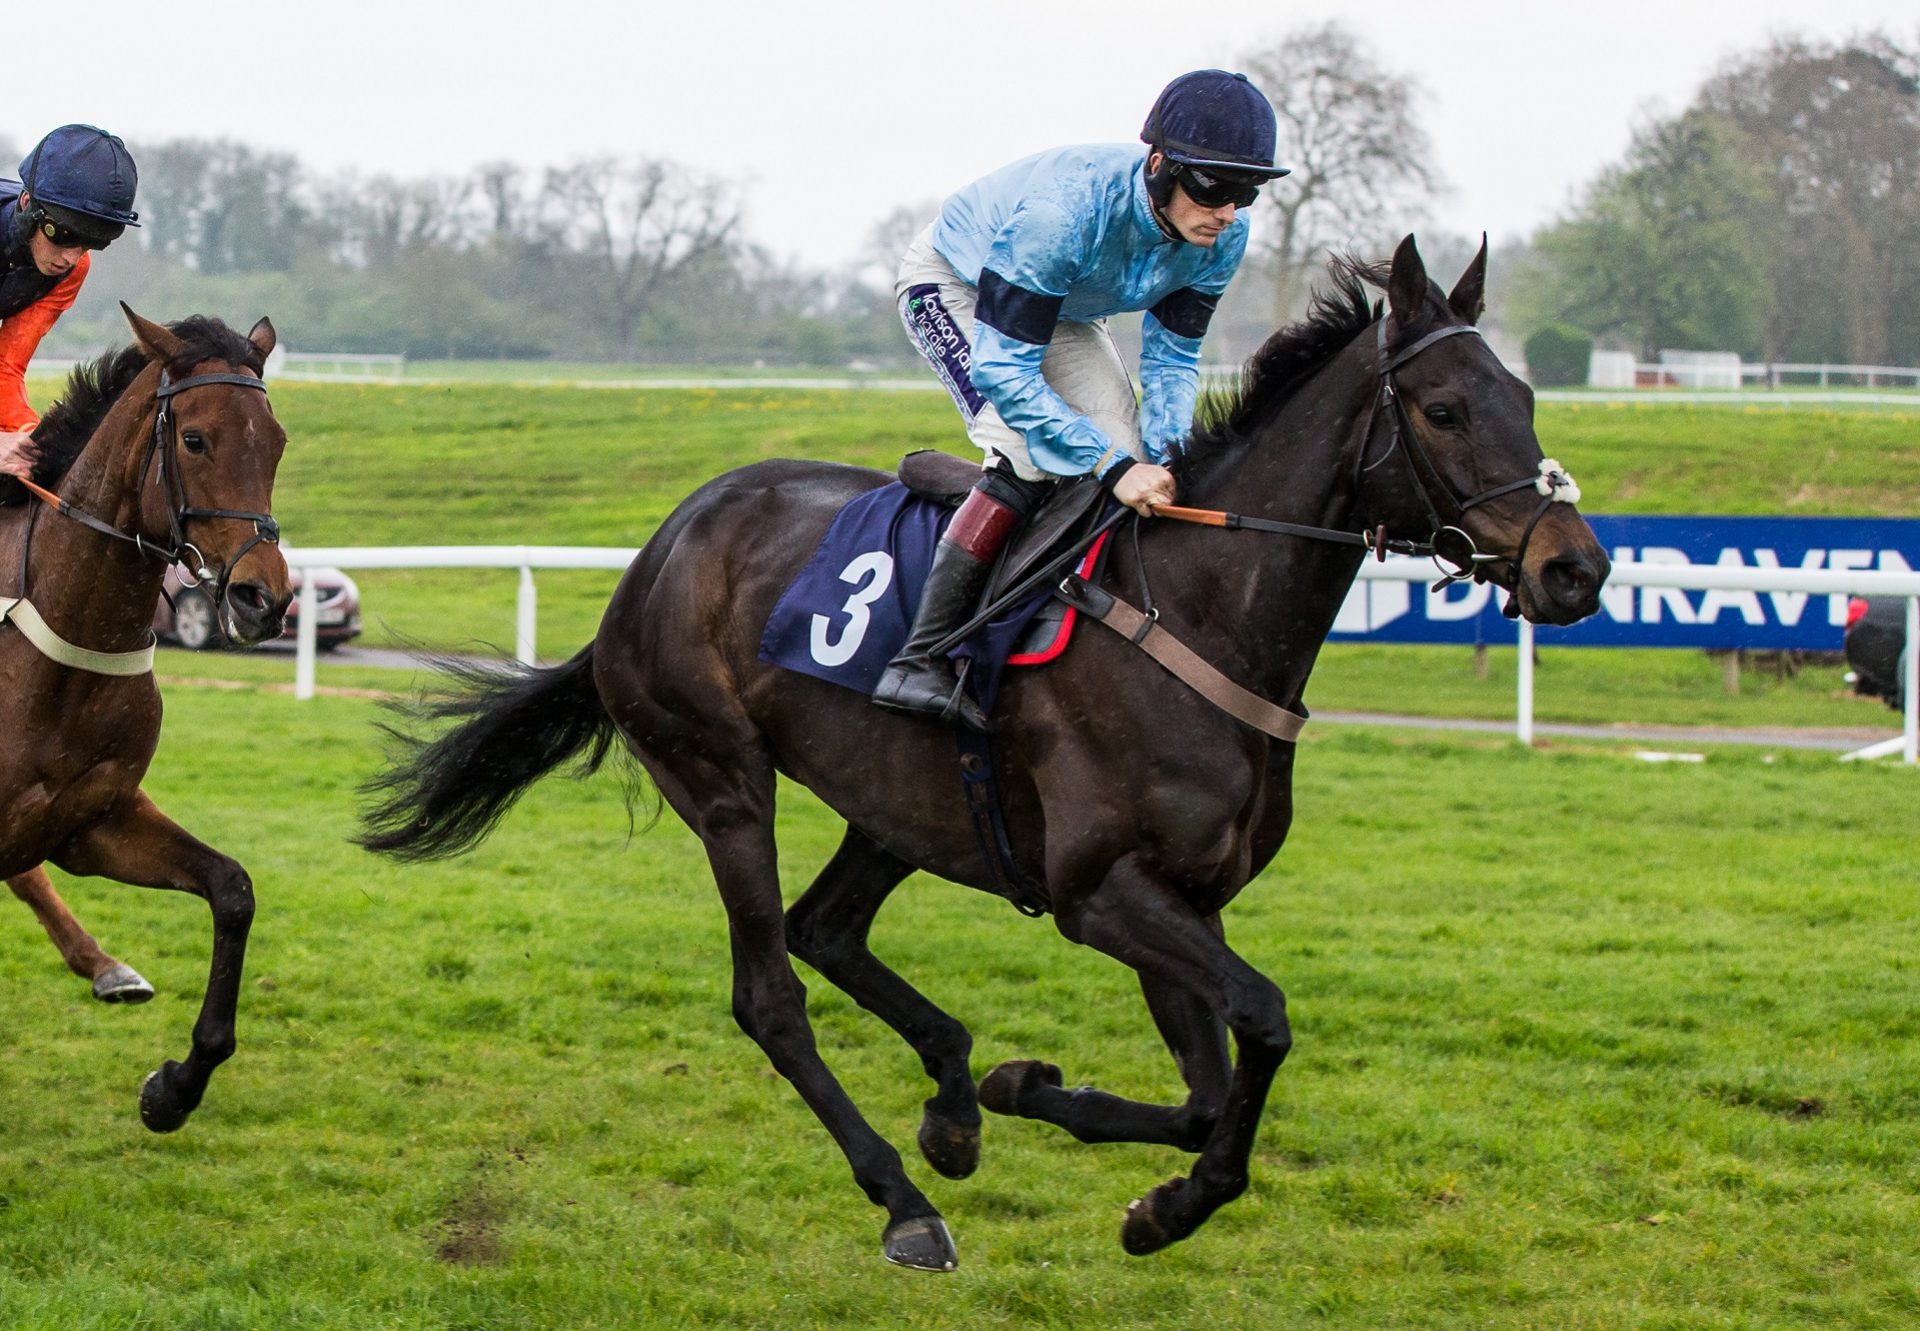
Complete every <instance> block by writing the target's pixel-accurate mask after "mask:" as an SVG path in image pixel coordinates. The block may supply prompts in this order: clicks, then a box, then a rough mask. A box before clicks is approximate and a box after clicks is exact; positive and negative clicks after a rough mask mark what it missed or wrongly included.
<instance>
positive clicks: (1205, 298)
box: [1147, 287, 1220, 338]
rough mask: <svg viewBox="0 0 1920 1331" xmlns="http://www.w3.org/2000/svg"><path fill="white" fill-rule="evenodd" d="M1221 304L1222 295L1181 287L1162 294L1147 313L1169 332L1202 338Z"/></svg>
mask: <svg viewBox="0 0 1920 1331" xmlns="http://www.w3.org/2000/svg"><path fill="white" fill-rule="evenodd" d="M1219 305H1220V297H1219V296H1218V295H1217V294H1215V293H1212V292H1207V291H1195V290H1194V289H1193V288H1192V287H1181V288H1180V289H1179V290H1178V291H1176V292H1174V293H1172V294H1171V295H1167V296H1162V297H1161V298H1160V301H1159V303H1158V304H1156V305H1154V306H1153V308H1151V309H1149V310H1148V311H1147V313H1148V314H1151V315H1152V316H1153V317H1154V318H1156V319H1158V320H1159V321H1160V326H1161V327H1162V328H1164V329H1166V330H1167V331H1168V332H1169V333H1174V334H1177V335H1178V336H1180V337H1192V338H1201V337H1205V336H1206V335H1207V325H1208V324H1210V323H1212V322H1213V312H1214V310H1215V309H1217V308H1218V307H1219Z"/></svg>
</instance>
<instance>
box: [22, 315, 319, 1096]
mask: <svg viewBox="0 0 1920 1331" xmlns="http://www.w3.org/2000/svg"><path fill="white" fill-rule="evenodd" d="M122 308H123V309H124V307H122ZM126 315H127V320H128V323H129V324H130V325H131V326H132V328H133V336H134V344H133V345H132V346H130V347H127V348H125V349H123V350H121V351H119V352H117V353H112V354H110V355H108V356H105V357H102V358H101V359H100V360H98V361H96V362H94V363H92V364H90V365H83V366H81V367H80V368H79V369H78V370H76V371H75V372H74V374H73V377H72V379H71V380H70V381H69V383H68V385H67V390H66V393H65V396H64V397H63V399H62V400H61V401H60V402H59V403H57V404H56V405H55V406H54V407H53V409H52V410H50V411H49V412H48V413H47V417H46V419H45V420H44V421H42V422H41V424H40V426H39V428H38V429H37V430H36V431H35V434H34V439H35V443H36V445H37V446H38V448H39V450H40V458H39V460H38V461H37V462H36V464H35V467H34V475H33V479H32V481H31V482H28V483H25V484H24V486H23V483H22V482H20V481H18V480H15V479H13V478H7V479H5V480H0V498H4V499H7V500H11V501H14V502H12V503H10V504H9V505H8V506H7V507H4V508H0V587H4V588H6V589H7V592H6V596H5V597H4V598H0V599H4V601H5V602H6V604H7V611H8V614H7V616H6V618H7V622H6V624H5V625H4V626H0V696H4V697H5V698H6V700H7V704H8V715H7V724H6V727H5V729H4V732H0V877H5V878H6V879H7V881H8V884H9V886H10V887H11V888H12V889H13V891H14V894H15V895H16V896H19V897H20V898H21V899H22V900H24V901H26V902H27V904H28V905H29V906H31V907H32V908H33V910H34V912H35V914H36V915H38V916H39V918H40V921H41V923H42V924H43V925H44V926H45V927H46V929H47V932H48V934H49V935H50V936H51V937H52V938H53V940H54V943H55V945H56V946H58V947H59V949H60V952H61V955H62V956H63V957H64V958H65V959H66V961H67V964H68V965H69V966H70V967H71V968H72V969H74V970H75V971H77V972H79V973H80V974H82V975H84V976H87V977H88V978H90V979H92V980H93V981H94V992H95V993H96V995H98V996H100V997H103V998H109V999H113V998H117V999H120V1000H123V1001H125V1000H132V1001H139V1000H141V999H144V998H146V997H150V996H151V994H152V990H151V988H150V987H148V986H147V984H146V982H145V981H144V980H142V979H141V978H140V977H139V975H138V974H137V973H135V972H133V971H132V970H131V969H130V968H128V967H125V966H123V965H121V964H120V963H118V962H116V961H115V960H114V959H113V958H112V957H110V956H108V955H107V954H106V953H104V952H103V951H101V949H100V948H99V946H98V945H97V944H96V943H95V942H94V941H93V939H92V938H91V937H90V936H88V934H87V932H86V931H85V930H84V929H82V928H81V927H80V925H79V924H78V923H77V922H76V921H75V920H74V918H73V916H72V914H71V912H69V911H68V910H67V909H66V906H65V904H64V903H63V902H62V901H61V900H60V898H59V895H58V894H57V893H56V892H55V891H54V889H53V884H52V882H51V881H50V880H49V879H48V877H47V874H46V871H45V869H44V868H43V867H42V866H43V865H47V864H52V865H55V866H57V867H59V868H60V869H62V870H64V871H66V872H68V873H72V874H78V875H92V876H99V877H104V878H111V879H114V880H116V881H118V882H122V883H131V884H134V885H136V886H140V887H156V888H168V889H172V890H174V891H180V892H189V893H192V894H193V895H195V896H198V897H200V898H202V899H203V900H205V901H206V902H207V904H208V905H209V906H210V907H211V909H212V913H213V931H214V937H213V958H212V967H211V973H210V975H209V979H208V983H207V989H206V995H205V998H204V999H203V1001H202V1005H201V1009H200V1016H199V1019H198V1021H197V1022H196V1023H195V1025H194V1029H193V1047H192V1050H191V1052H190V1053H189V1054H188V1055H187V1058H186V1061H185V1062H174V1061H172V1060H167V1061H165V1062H164V1063H163V1064H162V1065H161V1067H160V1069H159V1070H158V1071H156V1072H154V1073H152V1074H151V1075H149V1076H148V1078H147V1080H146V1082H145V1083H144V1084H143V1085H142V1087H141V1091H140V1117H141V1120H142V1121H143V1122H144V1123H145V1124H146V1125H147V1126H148V1127H149V1128H152V1129H153V1130H154V1131H156V1132H170V1131H172V1130H173V1129H175V1128H178V1127H179V1126H180V1125H181V1124H183V1123H184V1122H186V1119H187V1116H188V1115H189V1114H191V1113H192V1112H193V1110H194V1109H195V1108H196V1107H197V1106H198V1105H199V1103H200V1100H201V1097H202V1096H203V1095H204V1094H205V1091H206V1087H207V1080H208V1078H209V1077H210V1076H211V1075H212V1074H213V1070H214V1069H215V1068H216V1067H218V1066H219V1065H220V1064H221V1063H222V1062H224V1061H225V1060H226V1059H227V1058H228V1057H229V1056H231V1054H232V1053H233V1046H234V1014H235V1010H236V1007H237V1005H238V1000H239V992H240V972H241V966H242V962H243V959H244V956H245V953H246V945H247V931H248V929H249V927H250V925H251V923H252V920H253V886H252V883H251V881H250V880H249V879H248V877H247V874H246V871H245V870H244V869H242V868H241V867H240V865H239V864H237V863H236V862H235V861H234V860H233V859H231V858H230V857H228V856H226V855H223V854H221V853H220V852H219V851H217V850H214V849H213V848H211V847H210V846H207V845H205V844H203V843H202V842H200V841H197V840H195V839H194V838H193V837H192V836H191V835H189V834H188V833H187V832H185V831H184V830H182V829H181V828H180V827H179V826H178V825H177V824H175V823H174V822H173V821H172V820H171V819H170V818H168V817H167V816H166V815H165V814H163V813H161V812H160V810H159V809H158V808H156V807H154V804H153V802H152V801H151V800H150V799H148V798H147V796H146V795H145V794H144V793H143V792H142V791H141V789H140V782H141V780H142V778H143V777H144V776H145V775H146V771H147V765H148V763H149V762H150V761H151V760H152V758H153V755H154V750H155V748H156V747H157V745H158V743H159V739H160V717H161V703H160V690H159V688H158V687H157V686H156V684H155V682H154V677H153V671H152V653H151V648H152V643H153V634H152V631H151V627H152V623H153V611H154V605H155V603H156V602H157V601H158V599H159V596H160V587H161V579H162V577H163V576H164V574H165V572H166V569H167V566H168V565H169V564H170V563H173V562H175V561H176V560H178V561H181V562H183V563H185V564H186V565H187V567H188V568H189V570H190V571H191V572H192V574H193V575H194V576H197V577H199V578H200V579H202V580H203V581H205V582H207V583H209V584H210V585H211V586H212V587H213V588H214V589H215V593H216V594H215V601H216V604H217V606H218V607H219V613H220V614H221V615H222V617H223V622H224V625H225V627H226V629H227V631H228V632H229V634H230V635H231V636H232V637H233V638H234V639H235V640H236V641H238V642H242V643H253V642H259V641H262V640H265V639H269V638H274V637H277V636H279V634H280V631H281V629H282V627H283V625H284V622H285V616H286V609H287V603H288V601H289V600H290V599H291V595H292V592H291V586H290V582H289V579H288V575H287V566H286V562H285V560H283V559H282V558H281V555H280V551H279V547H278V546H277V545H276V544H275V542H276V541H277V539H278V528H277V527H276V526H275V525H274V522H273V519H272V517H271V516H270V513H271V508H272V498H273V479H274V473H275V470H276V469H277V468H278V466H279V462H280V454H281V451H282V449H283V448H284V447H285V445H286V433H285V431H283V430H282V429H281V428H280V424H279V422H278V421H276V420H275V419H274V417H273V411H272V409H271V408H270V407H269V406H268V404H267V395H266V392H265V391H264V390H265V384H264V383H263V382H262V380H261V377H260V375H261V370H262V367H263V366H264V364H265V362H266V357H267V354H268V353H269V352H270V351H272V350H273V345H274V332H273V325H272V324H270V323H268V322H267V321H266V320H265V319H262V320H261V321H260V322H259V323H258V324H256V325H254V328H253V330H252V332H251V333H249V334H248V335H247V336H245V337H242V336H241V335H240V334H238V333H236V332H234V331H233V330H232V329H230V328H228V327H227V326H226V325H224V324H222V323H220V322H219V321H217V320H213V319H205V318H194V319H188V320H183V321H182V322H180V323H177V324H173V325H171V326H169V327H162V326H161V325H159V324H156V323H153V322H151V321H149V320H146V319H142V318H140V317H139V316H138V315H136V314H134V313H133V312H132V311H131V310H127V311H126ZM23 489H24V490H26V491H31V492H32V493H30V494H25V495H23V493H22V491H23ZM15 598H19V601H18V603H17V604H16V603H15ZM122 972H124V974H122Z"/></svg>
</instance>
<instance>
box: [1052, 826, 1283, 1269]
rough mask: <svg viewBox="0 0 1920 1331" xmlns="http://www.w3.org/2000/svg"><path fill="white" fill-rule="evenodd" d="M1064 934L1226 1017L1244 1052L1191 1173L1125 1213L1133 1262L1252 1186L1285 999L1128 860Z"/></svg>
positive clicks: (1278, 1057) (1075, 910)
mask: <svg viewBox="0 0 1920 1331" xmlns="http://www.w3.org/2000/svg"><path fill="white" fill-rule="evenodd" d="M1060 931H1061V932H1062V933H1064V934H1065V935H1066V936H1067V937H1068V938H1071V939H1073V940H1075V941H1076V942H1083V943H1086V944H1088V945H1089V946H1091V947H1095V948H1098V949H1099V950H1100V951H1102V952H1105V953H1106V954H1107V955H1108V956H1110V957H1113V958H1114V959H1115V960H1118V961H1122V962H1125V963H1126V964H1127V965H1129V966H1132V967H1133V968H1134V969H1135V970H1137V971H1139V972H1140V973H1141V974H1142V975H1151V976H1155V977H1158V978H1160V979H1162V980H1164V981H1165V982H1167V983H1168V984H1170V985H1173V986H1175V987H1176V988H1178V989H1181V990H1185V991H1186V992H1188V993H1191V994H1194V995H1197V996H1198V997H1200V998H1201V999H1203V1000H1204V1001H1205V1002H1206V1004H1207V1005H1208V1007H1209V1008H1211V1009H1212V1011H1213V1012H1214V1013H1216V1014H1217V1015H1218V1016H1219V1017H1221V1018H1222V1019H1224V1021H1225V1022H1226V1025H1227V1026H1228V1028H1229V1029H1231V1030H1232V1032H1233V1035H1234V1039H1235V1041H1236V1042H1237V1044H1238V1047H1239V1061H1238V1063H1237V1064H1236V1065H1235V1066H1234V1069H1233V1077H1232V1081H1231V1082H1230V1083H1229V1085H1228V1089H1227V1095H1226V1102H1225V1104H1224V1105H1223V1106H1222V1108H1221V1111H1220V1116H1219V1118H1218V1120H1217V1121H1216V1122H1215V1123H1214V1126H1213V1131H1212V1132H1211V1133H1210V1134H1209V1135H1208V1137H1207V1141H1206V1144H1205V1146H1203V1147H1202V1149H1201V1152H1200V1158H1199V1159H1198V1160H1196V1161H1195V1162H1194V1166H1193V1171H1192V1172H1191V1173H1190V1174H1188V1175H1187V1176H1186V1177H1184V1178H1176V1179H1172V1180H1170V1181H1169V1182H1166V1183H1163V1184H1161V1185H1160V1186H1159V1187H1157V1188H1155V1189H1154V1190H1153V1191H1152V1192H1150V1193H1148V1194H1147V1195H1146V1196H1145V1197H1143V1198H1141V1199H1140V1200H1138V1201H1136V1202H1135V1203H1134V1204H1133V1205H1132V1206H1130V1207H1129V1208H1128V1209H1127V1218H1126V1223H1125V1224H1124V1225H1123V1226H1122V1227H1121V1232H1120V1241H1121V1243H1122V1244H1123V1245H1124V1246H1125V1248H1126V1250H1127V1251H1128V1252H1130V1253H1134V1254H1136V1255H1139V1254H1143V1253H1149V1252H1156V1251H1158V1250H1159V1249H1161V1248H1164V1247H1166V1246H1167V1245H1168V1244H1169V1243H1175V1242H1178V1241H1179V1240H1181V1239H1184V1238H1186V1237H1187V1236H1188V1235H1189V1234H1191V1233H1193V1231H1194V1230H1196V1229H1198V1228H1199V1227H1200V1225H1201V1224H1202V1223H1204V1222H1205V1221H1206V1219H1207V1217H1208V1216H1210V1215H1212V1214H1213V1213H1214V1212H1215V1211H1216V1210H1218V1209H1219V1208H1220V1207H1221V1206H1223V1205H1224V1204H1225V1203H1227V1202H1230V1201H1232V1200H1233V1199H1234V1198H1235V1197H1238V1196H1239V1195H1240V1194H1241V1193H1242V1192H1245V1191H1246V1188H1247V1162H1248V1158H1249V1157H1250V1156H1251V1155H1252V1153H1253V1140H1254V1134H1255V1133H1256V1132H1257V1131H1258V1129H1259V1126H1260V1114H1261V1111H1262V1110H1263V1109H1264V1108H1265V1107H1266V1101H1267V1091H1268V1089H1269V1087H1271V1086H1272V1084H1273V1076H1274V1073H1275V1072H1277V1071H1278V1070H1279V1067H1280V1064H1281V1062H1282V1061H1283V1060H1284V1059H1285V1058H1286V1056H1287V1051H1288V1050H1289V1049H1291V1048H1292V1047H1293V1033H1292V1029H1291V1028H1290V1027H1289V1025H1288V1024H1287V1000H1286V997H1285V995H1283V994H1282V993H1281V992H1280V989H1279V987H1278V986H1277V985H1275V984H1274V983H1273V981H1271V980H1269V979H1267V977H1266V976H1264V975H1262V974H1260V972H1259V971H1257V970H1255V969H1254V968H1253V967H1251V966H1249V965H1248V964H1247V963H1246V962H1245V961H1243V960H1241V958H1240V957H1239V956H1238V955H1236V954H1235V953H1234V952H1233V950H1232V949H1231V948H1229V947H1228V946H1227V945H1226V941H1225V940H1224V939H1223V938H1222V937H1221V936H1220V934H1219V933H1218V932H1217V930H1216V929H1215V928H1210V927H1208V921H1207V920H1206V919H1205V918H1203V917H1202V916H1201V915H1200V914H1199V913H1198V912H1197V911H1195V910H1194V909H1193V908H1192V907H1191V906H1189V905H1188V904H1187V903H1186V901H1185V900H1183V899H1182V898H1181V897H1180V895H1179V894H1178V893H1177V892H1175V891H1174V890H1173V888H1172V887H1171V886H1170V885H1169V884H1168V883H1167V882H1166V881H1165V880H1163V879H1162V878H1160V877H1159V876H1158V875H1157V874H1155V873H1153V872H1152V871H1150V870H1149V869H1147V868H1145V867H1144V866H1142V865H1141V864H1139V863H1138V862H1137V861H1136V860H1135V859H1134V857H1128V858H1126V859H1123V860H1121V861H1120V863H1118V864H1116V865H1115V866H1114V867H1113V869H1112V870H1111V871H1110V872H1109V873H1108V874H1107V876H1106V878H1105V880H1104V881H1103V882H1102V883H1101V885H1100V886H1099V887H1098V888H1097V889H1095V890H1094V891H1093V892H1092V893H1090V894H1088V895H1087V896H1086V897H1085V898H1084V899H1082V900H1078V901H1075V902H1073V903H1072V907H1071V910H1069V911H1067V912H1064V913H1063V914H1062V915H1061V917H1060Z"/></svg>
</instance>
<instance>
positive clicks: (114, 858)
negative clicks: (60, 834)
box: [55, 791, 253, 1132]
mask: <svg viewBox="0 0 1920 1331" xmlns="http://www.w3.org/2000/svg"><path fill="white" fill-rule="evenodd" d="M55 862H56V863H58V864H59V865H60V867H61V868H63V869H65V870H67V871H68V872H69V873H75V874H91V875H97V876H99V877H102V878H112V879H116V880H118V881H119V882H122V883H131V884H133V885H134V886H136V887H161V888H170V889H172V890H174V891H176V892H191V893H193V894H194V895H195V896H197V897H200V898H202V899H203V900H205V901H206V903H207V904H208V906H210V907H211V908H212V910H213V961H212V966H211V969H210V971H209V974H208V977H207V992H206V997H205V998H204V999H203V1000H202V1001H201V1004H200V1017H199V1020H198V1021H196V1022H195V1023H194V1027H193V1049H192V1051H191V1052H190V1053H189V1054H188V1055H187V1060H186V1062H184V1063H176V1062H174V1061H172V1060H171V1059H169V1060H167V1061H166V1062H165V1063H163V1064H161V1066H160V1069H159V1071H157V1072H155V1073H153V1074H152V1075H150V1076H149V1077H148V1078H147V1080H146V1082H145V1083H144V1084H143V1085H142V1086H141V1088H140V1120H141V1121H142V1122H143V1123H145V1124H146V1125H147V1126H148V1127H149V1128H151V1129H153V1130H154V1131H155V1132H172V1131H173V1130H174V1129H175V1128H177V1127H179V1126H180V1125H181V1124H182V1123H185V1122H186V1121H187V1115H189V1114H191V1113H192V1112H193V1111H194V1109H195V1108H197V1107H198V1106H199V1104H200V1098H201V1096H203V1095H204V1094H205V1093H206V1089H207V1079H208V1078H210V1077H211V1076H212V1075H213V1070H214V1069H215V1068H216V1067H218V1066H220V1064H222V1063H224V1062H226V1061H227V1059H228V1058H230V1057H232V1055H233V1046H234V1034H233V1024H234V1014H235V1012H236V1010H237V1008H238V1006H239V1001H240V970H241V966H242V965H243V964H244V962H245V959H246V951H247V931H248V929H249V928H250V927H251V926H252V924H253V882H252V880H251V879H249V878H248V877H247V871H246V870H245V869H242V868H241V867H240V865H239V864H238V863H236V862H235V861H234V860H232V859H230V858H228V857H227V856H225V855H222V854H221V853H220V852H219V851H217V850H214V849H213V848H212V847H210V846H207V845H206V844H204V843H203V842H200V841H198V840H196V839H195V838H194V837H192V836H190V835H189V834H188V833H187V832H185V831H184V830H182V829H181V827H180V826H179V825H178V824H177V823H175V822H174V821H173V820H172V819H171V818H168V817H167V816H166V815H165V814H163V813H161V812H160V810H159V809H157V808H155V807H154V804H153V801H152V800H150V799H148V798H147V797H146V795H145V794H144V793H142V792H140V791H135V792H134V793H133V795H132V797H131V798H129V799H127V800H123V801H122V802H121V803H120V804H119V805H117V806H115V808H114V811H113V812H112V813H111V814H109V815H108V816H107V817H106V818H104V819H102V820H101V821H100V822H98V823H95V824H94V825H93V826H92V827H91V828H89V829H88V830H87V831H85V832H83V833H81V834H80V835H79V836H77V837H75V838H74V839H73V840H72V841H70V842H68V843H67V845H66V846H65V847H64V848H63V849H62V851H61V853H60V855H59V856H58V858H57V859H56V861H55Z"/></svg>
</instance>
